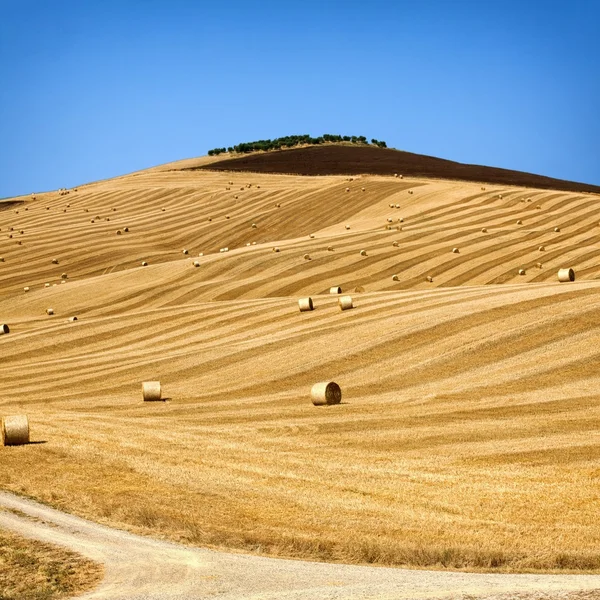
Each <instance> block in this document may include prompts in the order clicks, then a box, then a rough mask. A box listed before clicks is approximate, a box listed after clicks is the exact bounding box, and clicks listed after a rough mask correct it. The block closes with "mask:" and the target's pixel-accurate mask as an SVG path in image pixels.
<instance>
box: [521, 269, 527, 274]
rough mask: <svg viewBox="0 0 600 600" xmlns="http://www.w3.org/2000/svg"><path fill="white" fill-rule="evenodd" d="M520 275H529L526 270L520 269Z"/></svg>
mask: <svg viewBox="0 0 600 600" xmlns="http://www.w3.org/2000/svg"><path fill="white" fill-rule="evenodd" d="M519 275H527V273H526V271H525V269H519Z"/></svg>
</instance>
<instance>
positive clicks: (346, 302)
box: [338, 296, 354, 310]
mask: <svg viewBox="0 0 600 600" xmlns="http://www.w3.org/2000/svg"><path fill="white" fill-rule="evenodd" d="M338 306H339V307H340V310H348V309H350V308H354V304H352V297H351V296H341V297H340V298H338Z"/></svg>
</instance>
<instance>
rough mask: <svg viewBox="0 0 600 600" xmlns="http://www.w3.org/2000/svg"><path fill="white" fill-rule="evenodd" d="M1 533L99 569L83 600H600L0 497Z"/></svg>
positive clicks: (566, 587) (589, 580)
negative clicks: (165, 529)
mask: <svg viewBox="0 0 600 600" xmlns="http://www.w3.org/2000/svg"><path fill="white" fill-rule="evenodd" d="M0 527H4V528H6V529H10V530H12V531H15V532H17V533H19V534H21V535H24V536H26V537H31V538H35V539H38V540H42V541H44V542H49V543H53V544H58V545H62V546H66V547H67V548H70V549H72V550H75V551H76V552H79V553H81V554H83V555H84V556H87V557H89V558H91V559H93V560H96V561H98V562H101V563H103V564H104V566H105V578H104V581H103V582H102V583H101V584H100V586H99V587H98V588H96V589H95V590H94V591H92V592H90V593H88V594H86V595H84V596H81V598H83V599H85V600H90V599H98V598H102V599H103V600H117V599H119V600H121V599H122V600H125V599H127V600H196V599H205V598H219V599H220V600H275V599H277V600H280V599H284V600H341V599H344V600H346V599H348V600H349V599H352V600H366V599H377V600H391V599H394V600H406V599H417V598H436V599H446V598H452V599H459V598H461V599H467V598H469V599H470V600H473V599H475V598H477V599H483V598H485V599H489V600H491V599H495V600H500V599H502V600H508V599H511V600H513V599H516V598H519V599H527V600H530V599H531V600H533V599H536V600H537V599H544V600H549V599H565V598H581V599H584V598H585V599H589V600H592V599H596V598H600V576H598V575H503V574H480V573H477V574H475V573H451V572H443V571H416V570H408V569H396V568H385V567H370V566H355V565H340V564H326V563H316V562H306V561H298V560H283V559H276V558H265V557H261V556H253V555H244V554H232V553H226V552H218V551H214V550H206V549H201V548H190V547H186V546H182V545H178V544H173V543H169V542H164V541H159V540H154V539H151V538H146V537H141V536H137V535H133V534H131V533H127V532H124V531H120V530H117V529H111V528H109V527H105V526H103V525H98V524H96V523H93V522H91V521H88V520H85V519H81V518H79V517H75V516H73V515H69V514H66V513H63V512H60V511H57V510H54V509H52V508H49V507H47V506H44V505H42V504H38V503H37V502H33V501H31V500H27V499H24V498H21V497H19V496H16V495H13V494H10V493H7V492H0Z"/></svg>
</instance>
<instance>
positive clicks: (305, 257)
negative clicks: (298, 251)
mask: <svg viewBox="0 0 600 600" xmlns="http://www.w3.org/2000/svg"><path fill="white" fill-rule="evenodd" d="M303 258H304V260H311V258H310V254H305V255H304V256H303Z"/></svg>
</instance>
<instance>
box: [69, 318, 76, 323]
mask: <svg viewBox="0 0 600 600" xmlns="http://www.w3.org/2000/svg"><path fill="white" fill-rule="evenodd" d="M77 320H78V319H77V317H69V318H68V319H67V322H68V323H75V321H77Z"/></svg>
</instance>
